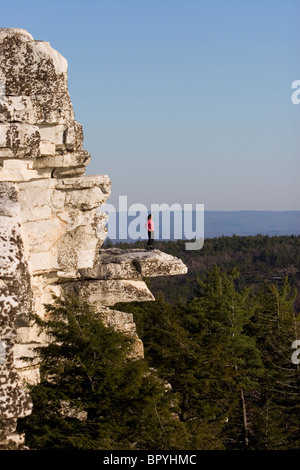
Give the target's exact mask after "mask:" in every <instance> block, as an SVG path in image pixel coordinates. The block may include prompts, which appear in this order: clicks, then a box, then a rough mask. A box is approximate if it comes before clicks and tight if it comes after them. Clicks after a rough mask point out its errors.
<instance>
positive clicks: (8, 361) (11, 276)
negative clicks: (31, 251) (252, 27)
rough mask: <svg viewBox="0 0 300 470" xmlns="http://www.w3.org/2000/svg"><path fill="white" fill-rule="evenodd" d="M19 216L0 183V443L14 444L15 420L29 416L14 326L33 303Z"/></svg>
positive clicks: (10, 189)
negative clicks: (20, 379)
mask: <svg viewBox="0 0 300 470" xmlns="http://www.w3.org/2000/svg"><path fill="white" fill-rule="evenodd" d="M19 216H20V208H19V204H18V200H17V192H16V189H15V186H14V185H13V184H12V183H0V351H1V354H0V384H1V388H0V441H1V440H2V439H3V437H6V439H7V440H15V432H14V431H15V427H16V419H17V418H18V417H21V416H26V415H28V414H30V412H31V400H30V397H29V396H28V395H27V393H26V392H25V390H24V389H22V388H21V387H20V385H19V378H18V375H17V372H16V368H15V355H14V346H15V343H16V340H17V326H18V325H22V324H24V322H25V324H26V318H27V315H28V313H29V312H30V311H31V310H32V303H33V296H32V293H31V288H30V276H29V272H28V265H27V261H26V259H25V256H24V247H23V242H22V237H21V225H20V217H19ZM3 434H4V436H3Z"/></svg>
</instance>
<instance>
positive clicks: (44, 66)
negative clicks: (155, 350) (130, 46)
mask: <svg viewBox="0 0 300 470" xmlns="http://www.w3.org/2000/svg"><path fill="white" fill-rule="evenodd" d="M1 93H2V94H1ZM89 161H90V155H89V153H88V152H87V151H86V150H84V149H83V132H82V127H81V125H80V124H79V123H78V122H76V120H75V115H74V111H73V107H72V103H71V100H70V96H69V93H68V86H67V61H66V59H65V58H64V57H62V56H61V55H60V54H59V53H58V52H57V51H55V50H54V49H53V48H52V47H51V46H50V44H49V43H48V42H44V41H38V40H35V39H33V37H32V36H31V34H29V33H28V32H27V31H24V30H21V29H15V28H2V29H1V28H0V219H1V220H0V221H1V227H0V230H1V231H0V308H1V310H0V325H1V330H0V380H1V395H0V426H1V428H2V430H3V432H4V434H6V435H7V436H8V435H12V434H13V433H14V428H15V423H16V419H17V417H20V416H24V415H26V414H28V413H30V410H31V403H30V399H29V397H28V396H27V394H26V392H25V391H24V389H23V388H22V386H21V384H22V380H23V379H24V380H26V381H31V382H35V381H37V380H39V369H38V361H37V359H35V361H33V362H32V363H31V364H29V363H28V362H26V361H24V360H23V359H22V357H34V347H35V346H37V345H40V344H41V343H42V344H43V343H46V338H45V337H43V336H42V335H38V331H37V330H36V328H35V327H34V325H32V323H31V322H30V319H29V316H28V314H29V312H31V311H34V312H35V313H37V314H38V315H40V316H41V317H43V316H44V307H43V304H45V303H49V302H51V301H52V293H54V294H56V295H60V294H62V293H63V292H65V291H67V292H69V291H71V292H72V293H76V294H78V295H81V296H85V297H86V298H87V299H88V300H89V301H90V302H92V303H93V304H94V305H96V308H97V309H98V311H99V314H101V315H102V317H103V318H104V320H105V322H106V323H107V325H110V326H113V327H114V328H116V329H118V330H121V331H124V332H126V333H127V334H130V335H131V336H132V337H133V338H134V340H135V352H134V354H135V355H136V357H140V356H142V355H143V346H142V343H141V341H140V339H139V338H138V336H137V334H136V330H135V324H134V322H133V318H132V315H131V314H129V313H124V312H119V311H116V310H112V309H110V308H108V306H113V305H114V304H115V303H116V302H120V301H134V300H141V301H145V300H153V295H152V294H151V292H150V291H149V289H148V288H147V286H146V284H145V282H144V278H145V277H148V276H158V275H173V274H183V273H185V272H186V267H185V266H184V264H183V263H182V262H181V261H180V260H178V259H176V258H174V257H172V256H169V255H166V254H165V253H161V252H159V251H157V250H154V251H153V252H146V251H142V250H124V251H122V250H117V249H106V250H102V249H101V246H102V244H103V241H104V240H105V238H106V228H105V224H106V222H107V218H108V217H107V214H106V213H105V212H103V211H101V210H100V209H99V207H101V206H102V205H103V204H104V203H105V202H106V200H107V198H108V197H109V195H110V190H111V183H110V180H109V178H108V176H106V175H100V176H86V175H85V174H84V173H85V169H86V166H87V164H88V163H89ZM1 348H2V349H1ZM1 358H2V362H1ZM3 358H4V359H3ZM11 438H12V437H11ZM15 440H18V437H16V436H15Z"/></svg>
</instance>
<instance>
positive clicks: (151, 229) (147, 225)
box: [145, 219, 154, 232]
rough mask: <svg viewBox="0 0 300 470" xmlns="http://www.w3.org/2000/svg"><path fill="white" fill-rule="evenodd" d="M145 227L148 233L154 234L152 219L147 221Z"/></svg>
mask: <svg viewBox="0 0 300 470" xmlns="http://www.w3.org/2000/svg"><path fill="white" fill-rule="evenodd" d="M145 227H146V229H147V230H148V231H149V232H154V223H153V220H152V219H149V220H147V222H146V225H145Z"/></svg>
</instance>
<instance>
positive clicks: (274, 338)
mask: <svg viewBox="0 0 300 470" xmlns="http://www.w3.org/2000/svg"><path fill="white" fill-rule="evenodd" d="M295 298H296V292H295V291H294V290H292V289H291V286H290V283H289V281H288V279H287V278H285V281H284V284H283V286H282V287H281V288H279V287H278V286H277V285H276V284H269V285H266V287H265V290H264V291H262V292H261V293H260V294H259V296H258V303H257V307H256V313H255V317H254V321H253V328H254V329H255V336H256V338H257V342H258V345H259V348H260V350H261V354H262V359H263V362H264V365H265V374H264V377H263V380H262V382H261V393H260V397H259V408H258V410H257V419H256V429H255V433H256V435H257V440H258V443H257V447H258V448H260V449H275V450H281V449H299V446H300V373H299V365H297V364H293V362H292V359H291V356H292V352H293V350H292V348H291V346H292V343H293V341H294V340H295V339H298V338H299V337H300V334H299V333H300V322H299V317H296V315H295V313H294V310H293V303H294V300H295Z"/></svg>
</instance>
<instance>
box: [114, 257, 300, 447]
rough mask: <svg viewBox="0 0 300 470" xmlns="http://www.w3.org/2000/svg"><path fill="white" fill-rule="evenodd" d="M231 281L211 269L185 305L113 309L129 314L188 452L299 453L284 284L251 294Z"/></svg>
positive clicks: (291, 326) (232, 276)
mask: <svg viewBox="0 0 300 470" xmlns="http://www.w3.org/2000/svg"><path fill="white" fill-rule="evenodd" d="M238 281H239V276H238V273H237V272H236V271H233V272H231V273H225V272H221V270H220V269H219V268H218V267H217V266H214V267H213V268H212V269H211V270H209V271H207V272H206V273H205V274H204V275H202V276H201V277H199V278H198V289H197V295H196V296H195V297H194V298H193V300H192V301H190V302H187V303H177V304H175V305H173V306H171V305H170V304H168V303H167V302H165V300H164V299H163V297H162V295H161V296H159V298H158V299H157V300H156V301H155V302H149V303H145V304H144V303H143V304H140V303H136V304H134V305H132V304H120V305H119V306H118V308H120V309H122V310H126V309H127V310H128V311H132V312H133V313H134V320H135V322H136V324H137V329H138V334H139V336H140V337H141V338H142V340H143V342H144V345H145V353H146V359H147V360H148V362H149V364H150V365H151V366H153V367H155V368H156V369H157V370H158V373H159V374H160V375H161V376H162V377H163V378H164V379H165V380H166V381H167V382H169V383H170V384H171V386H172V390H173V392H176V393H177V394H178V395H179V396H180V401H179V406H180V409H179V414H178V417H179V419H180V420H181V421H182V422H183V423H184V425H185V428H186V433H187V435H188V438H189V445H192V446H194V448H196V449H246V448H247V449H264V448H268V449H277V448H280V449H282V448H283V449H288V448H297V446H298V448H299V444H300V437H299V428H300V426H299V404H300V400H299V398H300V396H299V375H298V373H299V371H298V369H297V366H295V365H293V364H292V362H291V344H292V342H293V340H294V339H295V338H296V337H297V334H298V333H297V331H298V322H297V321H296V319H295V315H294V312H293V302H294V299H295V293H294V292H293V291H292V289H291V286H290V284H289V282H288V280H287V279H286V280H285V281H284V285H283V286H282V287H281V288H279V287H278V286H276V285H274V284H267V288H266V289H264V290H262V291H260V292H259V293H258V294H254V293H253V290H252V289H251V288H250V287H247V288H245V289H242V290H241V289H240V286H239V282H238ZM283 369H285V370H283ZM291 387H292V388H291ZM297 387H298V388H297ZM279 390H280V394H279V395H278V392H279ZM291 391H292V395H291ZM293 413H294V414H293Z"/></svg>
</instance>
